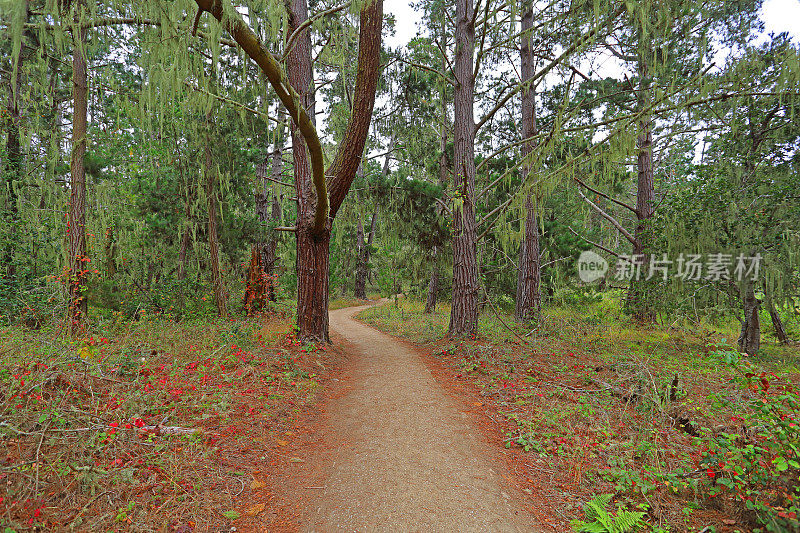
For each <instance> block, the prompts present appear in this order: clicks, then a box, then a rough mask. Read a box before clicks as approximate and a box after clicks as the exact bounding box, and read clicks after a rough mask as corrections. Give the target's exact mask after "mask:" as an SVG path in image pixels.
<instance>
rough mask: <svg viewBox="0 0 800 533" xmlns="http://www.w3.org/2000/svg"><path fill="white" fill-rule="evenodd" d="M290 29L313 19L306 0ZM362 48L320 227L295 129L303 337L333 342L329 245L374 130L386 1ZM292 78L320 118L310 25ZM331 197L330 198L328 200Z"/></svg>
mask: <svg viewBox="0 0 800 533" xmlns="http://www.w3.org/2000/svg"><path fill="white" fill-rule="evenodd" d="M287 10H288V12H289V28H288V30H289V33H290V34H291V33H292V32H294V31H295V30H296V29H297V28H298V27H299V26H300V25H302V24H303V22H304V21H305V20H307V19H308V6H307V3H306V0H288V1H287ZM360 24H361V28H360V32H359V48H358V74H357V76H356V85H355V90H354V99H353V108H352V113H351V116H350V121H349V122H348V125H347V130H346V131H345V134H344V138H343V139H342V141H341V144H340V147H339V150H338V151H337V154H336V157H335V159H334V162H333V164H332V165H331V167H330V168H329V169H328V171H327V172H326V175H328V176H332V178H331V179H330V188H329V190H330V202H329V205H330V212H329V217H328V220H327V222H326V224H325V225H324V227H323V228H320V227H319V226H315V224H314V215H315V212H316V211H317V209H316V207H317V203H318V201H319V200H320V199H318V198H317V195H316V194H317V193H316V191H315V190H313V189H312V187H311V184H312V173H311V170H310V168H309V158H308V153H307V151H306V145H305V142H304V141H303V136H301V134H300V132H299V131H298V129H297V128H296V127H295V126H294V124H293V128H292V135H293V142H292V155H293V158H294V172H295V193H296V196H297V202H298V206H297V223H296V230H295V237H296V240H297V262H296V269H297V325H298V329H299V333H298V337H299V340H300V341H301V342H326V343H327V342H330V335H329V332H328V297H329V295H328V275H329V252H330V249H329V244H330V232H331V225H332V223H333V218H334V217H335V216H336V213H337V212H338V210H339V207H341V204H342V202H343V201H344V198H345V196H346V195H347V192H348V190H349V189H350V185H351V184H352V182H353V179H354V178H355V175H356V170H357V169H358V166H359V164H360V162H361V154H362V153H363V150H364V143H365V142H366V139H367V134H368V132H369V123H370V120H371V118H372V108H373V106H374V103H375V90H376V88H377V81H378V65H379V62H380V47H381V30H382V26H383V2H382V0H372V1H371V2H367V3H365V4H364V6H363V7H362V10H361V17H360ZM286 64H287V70H288V75H289V81H290V83H291V85H292V86H293V87H294V90H295V91H296V92H297V93H298V94H299V95H300V104H301V106H302V107H303V108H304V109H305V110H306V111H307V114H308V116H310V117H314V116H315V115H314V108H315V101H314V79H313V70H312V65H311V38H310V34H309V30H308V29H305V30H303V31H301V32H300V34H299V35H298V37H297V39H296V41H295V44H294V47H293V48H292V50H291V51H290V52H289V54H288V56H287V58H286ZM324 200H327V199H324Z"/></svg>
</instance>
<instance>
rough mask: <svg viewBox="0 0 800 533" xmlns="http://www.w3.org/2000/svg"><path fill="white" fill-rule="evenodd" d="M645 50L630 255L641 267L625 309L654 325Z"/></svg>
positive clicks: (641, 67) (650, 126) (650, 129)
mask: <svg viewBox="0 0 800 533" xmlns="http://www.w3.org/2000/svg"><path fill="white" fill-rule="evenodd" d="M649 55H650V54H649V52H647V51H646V50H645V51H644V52H640V54H639V78H640V79H639V87H640V88H639V91H638V93H637V95H636V98H637V109H638V111H639V113H641V117H640V119H639V135H638V137H637V150H638V154H637V158H636V168H637V182H636V185H637V186H636V229H635V231H634V234H633V236H634V243H633V255H634V259H635V261H636V262H638V263H639V264H640V268H641V276H640V279H638V280H637V279H631V282H630V285H629V287H628V308H629V309H630V310H631V314H632V316H633V318H634V319H635V320H637V321H639V322H653V321H655V318H656V315H655V312H654V311H653V308H652V298H653V295H652V294H650V290H649V289H650V288H651V287H652V285H653V283H650V282H649V281H648V280H646V279H645V278H646V277H647V274H648V272H647V269H648V268H649V267H650V252H651V247H652V244H653V235H652V231H653V230H652V227H651V225H652V218H653V212H654V206H655V187H654V183H653V119H652V117H651V116H650V114H649V112H647V111H646V109H647V106H648V105H649V104H650V99H651V97H652V94H651V93H652V88H651V86H650V81H649V79H648V78H649V76H650V72H649V68H648V64H647V61H648V57H649Z"/></svg>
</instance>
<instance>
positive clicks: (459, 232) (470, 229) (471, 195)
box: [447, 0, 478, 337]
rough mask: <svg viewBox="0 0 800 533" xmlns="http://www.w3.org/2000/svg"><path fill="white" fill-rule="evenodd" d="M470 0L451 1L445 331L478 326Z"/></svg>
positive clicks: (458, 332)
mask: <svg viewBox="0 0 800 533" xmlns="http://www.w3.org/2000/svg"><path fill="white" fill-rule="evenodd" d="M473 14H474V6H473V4H472V0H457V1H456V33H455V40H456V54H455V60H454V74H455V80H456V87H455V96H454V100H453V104H454V117H455V122H454V135H453V140H454V144H455V146H454V165H455V168H454V169H453V176H454V180H453V185H454V188H455V194H456V195H457V197H456V199H457V200H458V201H457V202H456V204H455V206H454V209H453V218H454V220H453V304H452V308H451V312H450V327H449V329H448V332H447V335H448V336H449V337H463V336H468V335H474V334H475V333H476V331H477V327H478V249H477V248H478V245H477V231H476V222H475V201H474V200H475V116H474V113H473V102H474V99H475V76H474V51H475V27H474V23H473Z"/></svg>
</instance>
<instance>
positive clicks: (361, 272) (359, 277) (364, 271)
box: [353, 202, 378, 300]
mask: <svg viewBox="0 0 800 533" xmlns="http://www.w3.org/2000/svg"><path fill="white" fill-rule="evenodd" d="M377 220H378V204H377V202H376V203H375V211H374V212H373V213H372V222H371V223H370V230H369V235H368V236H367V237H366V241H365V236H364V227H363V225H362V224H361V219H359V220H358V226H356V253H357V261H358V264H357V265H356V284H355V291H354V293H353V295H354V296H355V297H356V298H358V299H359V300H366V299H367V277H368V275H369V258H370V247H371V246H372V239H373V237H374V236H375V224H376V222H377Z"/></svg>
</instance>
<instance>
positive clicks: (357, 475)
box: [302, 307, 538, 532]
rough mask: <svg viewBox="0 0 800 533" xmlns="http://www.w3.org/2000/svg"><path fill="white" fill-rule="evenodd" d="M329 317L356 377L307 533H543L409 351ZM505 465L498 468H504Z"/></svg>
mask: <svg viewBox="0 0 800 533" xmlns="http://www.w3.org/2000/svg"><path fill="white" fill-rule="evenodd" d="M361 309H363V307H357V308H348V309H340V310H338V311H333V312H331V314H330V321H331V328H332V330H333V332H334V333H335V334H338V335H339V336H341V337H342V338H343V339H344V340H345V341H346V342H349V343H350V345H351V347H352V351H353V352H354V353H353V359H352V361H351V368H352V370H351V372H350V373H349V376H348V377H347V378H346V379H345V381H344V383H343V386H344V391H343V394H342V395H341V396H340V397H338V398H336V399H335V400H332V401H331V404H330V405H329V407H328V414H329V416H330V424H331V427H330V428H327V429H326V430H325V437H324V438H325V439H326V440H327V442H326V444H327V445H328V446H327V447H328V449H330V450H331V451H330V452H329V453H328V454H327V456H326V457H323V458H321V459H322V461H323V463H324V465H325V471H326V474H325V481H324V482H323V483H322V484H321V486H320V488H318V489H316V490H312V491H311V492H315V495H314V496H311V500H310V501H309V502H308V507H307V508H306V509H304V510H303V514H304V515H305V516H304V523H303V524H302V528H303V530H305V531H320V532H323V531H324V532H328V531H398V532H399V531H537V530H538V529H537V528H536V527H535V526H534V525H533V522H532V521H531V518H530V514H529V513H528V512H527V511H525V510H524V509H523V504H522V503H521V502H522V498H521V497H520V496H519V495H518V493H517V492H516V489H515V488H513V487H511V486H509V484H507V483H505V482H503V480H502V479H501V476H500V475H499V474H498V472H497V470H498V469H499V468H500V467H499V466H495V465H494V463H492V462H491V460H490V459H489V458H490V457H492V451H491V448H489V446H487V445H486V444H485V443H484V441H483V437H482V436H481V435H480V433H479V432H478V431H477V430H476V429H475V428H473V426H472V424H471V423H470V421H469V420H468V419H467V418H468V415H467V414H466V413H462V412H461V411H459V409H458V406H457V405H456V403H455V402H454V401H453V400H452V399H451V398H450V397H449V396H447V395H446V394H445V392H444V391H443V390H442V388H441V387H440V386H439V385H438V384H437V383H436V382H435V381H434V379H433V378H432V376H431V374H430V372H429V371H428V369H427V368H426V367H425V365H424V364H423V363H422V361H421V360H420V359H419V356H418V355H417V354H416V353H415V352H414V351H413V350H412V349H410V348H408V347H407V346H405V345H404V344H403V343H401V342H398V341H397V340H396V339H393V338H392V337H389V336H388V335H384V334H382V333H380V332H378V331H377V330H375V329H373V328H370V327H368V326H365V325H363V324H361V323H359V322H356V321H355V320H353V318H352V316H353V315H354V314H355V313H357V312H358V311H360V310H361ZM498 464H499V463H498Z"/></svg>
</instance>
